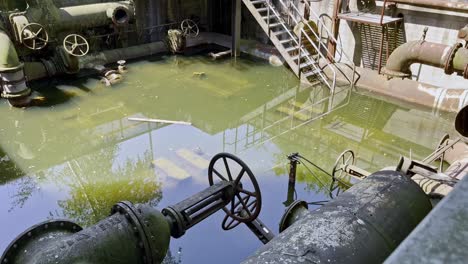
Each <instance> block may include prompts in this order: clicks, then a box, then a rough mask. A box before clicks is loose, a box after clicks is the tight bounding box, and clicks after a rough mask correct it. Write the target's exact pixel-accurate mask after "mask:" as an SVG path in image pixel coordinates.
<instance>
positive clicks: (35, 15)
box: [13, 0, 135, 31]
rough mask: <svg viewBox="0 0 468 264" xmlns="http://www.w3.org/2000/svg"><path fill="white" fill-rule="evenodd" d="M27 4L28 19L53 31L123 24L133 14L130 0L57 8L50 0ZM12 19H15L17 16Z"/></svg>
mask: <svg viewBox="0 0 468 264" xmlns="http://www.w3.org/2000/svg"><path fill="white" fill-rule="evenodd" d="M28 5H29V8H28V11H27V13H26V17H28V21H30V22H39V23H43V24H48V25H53V27H52V28H51V29H53V30H55V31H61V30H65V29H66V30H71V29H83V28H90V27H97V26H105V25H107V24H110V23H114V24H116V25H123V24H127V23H128V22H129V21H131V20H133V19H134V15H135V8H134V5H133V2H132V1H119V2H108V3H96V4H87V5H76V6H69V7H61V8H58V7H56V6H55V4H54V3H53V1H52V0H29V1H28ZM45 14H47V15H46V16H45ZM13 20H14V21H16V20H18V18H14V19H13ZM18 21H19V20H18ZM18 23H20V22H18ZM20 24H21V23H20Z"/></svg>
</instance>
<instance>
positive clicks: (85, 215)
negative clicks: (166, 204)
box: [49, 147, 162, 226]
mask: <svg viewBox="0 0 468 264" xmlns="http://www.w3.org/2000/svg"><path fill="white" fill-rule="evenodd" d="M116 151H117V147H114V148H107V149H101V150H100V151H98V152H97V153H95V154H91V155H87V156H84V157H81V158H79V159H75V160H72V161H68V162H67V165H66V166H61V168H60V169H58V170H52V171H50V173H49V175H50V176H52V177H56V182H60V181H64V182H61V183H60V185H65V186H68V187H69V188H70V193H69V195H70V198H69V199H66V200H61V201H58V204H59V206H60V207H61V208H62V209H63V215H64V216H65V217H66V218H69V219H73V220H74V221H77V222H78V223H80V224H82V225H85V226H89V225H91V224H94V223H96V222H98V221H99V220H101V219H103V218H104V217H106V216H108V215H109V213H110V208H112V206H113V205H114V204H116V203H117V202H119V201H130V202H133V203H147V202H148V203H149V204H150V205H151V206H154V207H156V206H157V205H158V203H159V202H160V201H161V198H162V192H161V188H160V187H161V186H160V182H158V180H157V178H156V177H155V175H154V172H153V170H151V169H150V168H149V167H148V164H150V163H151V160H152V158H151V154H150V153H148V152H145V154H144V156H143V157H142V158H140V157H138V159H137V160H130V159H127V160H126V161H125V162H123V164H122V165H119V166H118V167H117V168H113V165H114V160H115V155H116ZM90 172H92V173H90ZM70 176H71V177H70Z"/></svg>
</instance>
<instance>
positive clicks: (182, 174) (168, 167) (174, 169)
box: [152, 158, 191, 180]
mask: <svg viewBox="0 0 468 264" xmlns="http://www.w3.org/2000/svg"><path fill="white" fill-rule="evenodd" d="M152 163H153V165H155V166H157V167H158V168H159V169H160V170H162V171H163V172H164V173H166V175H167V176H169V177H171V178H174V179H176V180H185V179H187V178H190V176H191V175H190V173H188V172H187V171H186V170H184V169H182V168H180V167H179V166H177V165H176V164H174V163H173V162H172V161H170V160H167V159H164V158H161V159H157V160H154V161H153V162H152Z"/></svg>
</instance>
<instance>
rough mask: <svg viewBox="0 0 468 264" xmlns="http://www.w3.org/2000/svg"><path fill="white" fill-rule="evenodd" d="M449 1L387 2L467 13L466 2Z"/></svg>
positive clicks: (407, 0)
mask: <svg viewBox="0 0 468 264" xmlns="http://www.w3.org/2000/svg"><path fill="white" fill-rule="evenodd" d="M462 1H463V0H461V1H450V0H389V2H393V3H397V4H405V5H412V6H418V7H426V8H433V9H438V10H446V11H454V12H462V13H468V3H467V2H466V1H463V2H462Z"/></svg>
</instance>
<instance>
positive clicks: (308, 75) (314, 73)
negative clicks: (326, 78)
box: [302, 69, 320, 78]
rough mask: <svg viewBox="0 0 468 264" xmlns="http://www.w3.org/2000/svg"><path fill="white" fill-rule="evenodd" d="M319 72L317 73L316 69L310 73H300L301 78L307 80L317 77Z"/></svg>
mask: <svg viewBox="0 0 468 264" xmlns="http://www.w3.org/2000/svg"><path fill="white" fill-rule="evenodd" d="M319 72H320V71H318V70H316V69H313V70H312V71H308V72H304V73H302V76H304V77H305V78H309V77H311V76H314V75H317V73H319Z"/></svg>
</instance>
